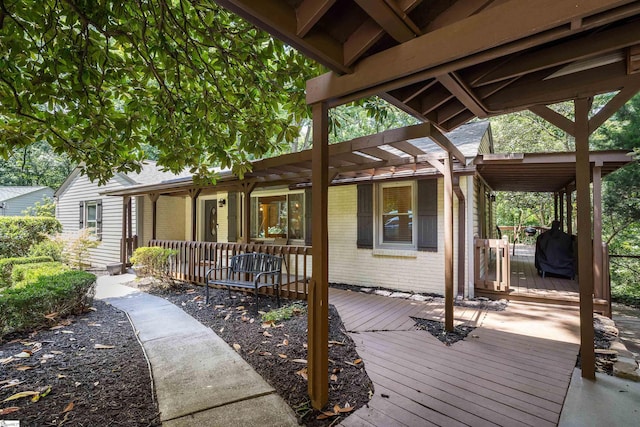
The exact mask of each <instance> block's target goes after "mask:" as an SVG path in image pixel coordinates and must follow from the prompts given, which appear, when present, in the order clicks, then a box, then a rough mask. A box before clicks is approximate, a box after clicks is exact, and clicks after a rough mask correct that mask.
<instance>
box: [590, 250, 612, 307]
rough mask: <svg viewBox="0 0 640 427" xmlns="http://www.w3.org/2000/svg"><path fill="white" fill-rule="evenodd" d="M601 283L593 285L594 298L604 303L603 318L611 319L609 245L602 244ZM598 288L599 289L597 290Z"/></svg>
mask: <svg viewBox="0 0 640 427" xmlns="http://www.w3.org/2000/svg"><path fill="white" fill-rule="evenodd" d="M601 250H602V267H601V268H602V274H601V276H602V281H601V283H594V284H593V286H594V287H595V289H594V292H593V293H594V296H595V297H596V298H601V299H604V300H605V301H606V303H605V307H604V309H603V314H604V315H605V316H608V317H611V274H610V271H609V269H610V265H609V245H607V244H606V243H603V244H602V248H601ZM598 287H599V288H600V289H598Z"/></svg>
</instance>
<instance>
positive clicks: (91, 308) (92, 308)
mask: <svg viewBox="0 0 640 427" xmlns="http://www.w3.org/2000/svg"><path fill="white" fill-rule="evenodd" d="M89 310H91V311H98V309H97V308H95V307H89Z"/></svg>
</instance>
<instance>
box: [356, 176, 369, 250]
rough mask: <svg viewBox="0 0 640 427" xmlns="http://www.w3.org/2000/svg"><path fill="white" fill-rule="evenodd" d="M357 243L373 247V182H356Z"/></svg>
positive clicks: (361, 245) (360, 245) (359, 245)
mask: <svg viewBox="0 0 640 427" xmlns="http://www.w3.org/2000/svg"><path fill="white" fill-rule="evenodd" d="M357 245H358V247H359V248H367V249H373V184H358V241H357Z"/></svg>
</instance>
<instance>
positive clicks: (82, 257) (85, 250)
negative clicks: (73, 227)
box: [63, 228, 100, 270]
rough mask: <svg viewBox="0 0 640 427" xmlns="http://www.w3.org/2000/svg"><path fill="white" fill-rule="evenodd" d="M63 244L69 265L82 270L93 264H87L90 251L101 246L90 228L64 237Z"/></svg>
mask: <svg viewBox="0 0 640 427" xmlns="http://www.w3.org/2000/svg"><path fill="white" fill-rule="evenodd" d="M63 242H64V251H65V254H66V255H67V258H68V261H69V263H70V264H71V265H72V266H73V267H76V268H79V269H81V270H82V269H84V268H85V267H90V266H91V263H88V262H87V259H88V258H89V255H90V252H89V249H93V248H97V247H98V246H99V245H100V241H98V240H96V237H95V235H94V234H93V233H92V231H91V229H88V228H83V229H82V230H79V231H77V232H75V233H71V234H67V235H66V236H64V240H63Z"/></svg>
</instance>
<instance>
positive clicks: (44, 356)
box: [40, 353, 56, 359]
mask: <svg viewBox="0 0 640 427" xmlns="http://www.w3.org/2000/svg"><path fill="white" fill-rule="evenodd" d="M54 357H56V356H55V355H53V354H48V353H47V354H43V355H42V356H40V358H41V359H53V358H54Z"/></svg>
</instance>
